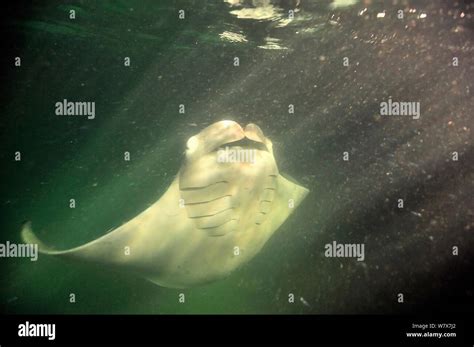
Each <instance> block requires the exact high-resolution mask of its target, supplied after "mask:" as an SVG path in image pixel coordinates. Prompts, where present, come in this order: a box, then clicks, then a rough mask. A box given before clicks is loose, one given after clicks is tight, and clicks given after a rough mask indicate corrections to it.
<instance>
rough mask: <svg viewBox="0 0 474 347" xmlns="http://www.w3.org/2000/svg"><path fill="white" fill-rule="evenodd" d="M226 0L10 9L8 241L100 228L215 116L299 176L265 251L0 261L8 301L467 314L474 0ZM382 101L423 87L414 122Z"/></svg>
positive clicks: (112, 307) (6, 305)
mask: <svg viewBox="0 0 474 347" xmlns="http://www.w3.org/2000/svg"><path fill="white" fill-rule="evenodd" d="M234 3H235V4H234V5H232V4H230V3H229V2H224V1H113V2H112V1H97V2H96V1H70V2H60V1H48V2H33V3H31V4H29V5H24V6H20V5H2V6H3V7H4V8H3V16H4V19H3V20H2V24H3V25H2V31H3V37H4V38H6V41H5V45H4V49H2V59H5V62H4V63H2V66H3V70H2V94H1V95H2V99H3V101H2V103H1V106H0V107H1V118H0V132H1V136H2V142H1V152H0V156H1V158H0V159H1V163H2V166H1V167H2V169H1V171H0V174H1V180H0V182H1V188H0V189H1V200H0V206H1V225H0V227H1V230H0V233H1V234H0V242H5V241H6V240H9V241H11V242H21V241H20V238H19V231H20V226H21V223H22V221H24V220H31V221H32V222H33V228H34V230H35V232H37V234H38V235H39V236H40V238H42V239H44V240H45V241H47V242H49V243H51V244H53V245H56V246H58V247H59V248H63V247H64V248H66V247H72V246H76V245H79V244H82V243H84V242H87V241H90V240H93V239H95V238H97V237H99V236H100V235H103V234H104V233H105V232H106V231H107V230H109V229H111V228H113V227H116V226H119V225H120V224H122V223H123V222H125V221H127V220H128V219H130V218H132V217H134V216H135V215H136V214H137V213H139V212H141V211H142V210H143V209H145V208H146V207H147V206H148V205H150V204H152V203H153V202H154V201H156V200H157V199H158V198H159V197H160V196H161V195H162V194H163V192H164V191H165V190H166V188H167V187H168V185H169V184H170V183H171V181H172V179H173V177H174V175H175V174H176V173H177V171H178V169H179V167H180V164H181V161H182V154H183V151H184V148H185V143H186V140H187V139H188V138H189V137H190V136H192V135H194V134H195V133H197V132H199V131H200V130H201V129H202V128H204V127H205V126H207V125H209V124H211V123H213V122H215V121H218V120H222V119H232V120H235V121H237V122H239V123H241V124H247V123H249V122H253V123H256V124H258V125H259V126H260V127H261V128H262V129H263V131H264V132H265V134H266V135H267V136H268V137H269V138H270V139H272V141H273V143H274V147H275V156H276V159H277V163H278V165H279V168H280V171H282V172H286V173H288V174H290V175H291V176H292V177H294V178H295V179H296V180H298V181H299V182H300V183H301V184H302V185H304V186H306V187H307V188H309V189H310V190H311V193H310V195H309V196H308V197H307V198H306V200H305V201H304V203H303V204H302V205H301V206H300V207H299V208H298V210H297V211H295V213H294V214H293V215H292V216H291V217H290V218H289V219H288V220H287V221H286V222H285V224H284V225H283V226H282V227H281V228H280V229H279V230H278V231H277V232H276V233H275V235H274V236H273V237H272V238H271V239H270V241H269V242H268V244H267V245H266V246H265V247H264V249H263V250H262V251H261V253H260V254H258V255H257V256H256V257H255V258H254V259H253V260H252V261H251V262H249V263H248V264H246V265H245V266H243V267H242V268H241V269H239V270H237V271H235V272H234V273H233V274H232V275H231V276H230V277H229V278H227V279H224V280H222V281H219V282H215V283H213V284H210V285H207V286H203V287H198V288H193V289H186V290H174V289H167V288H161V287H158V286H156V285H154V284H152V283H149V282H147V281H145V280H142V279H140V278H134V277H131V276H129V275H125V274H121V273H115V272H111V271H108V270H107V269H105V268H102V267H100V266H97V267H93V266H92V267H91V266H85V265H80V264H73V263H65V262H62V261H61V260H57V259H53V258H49V257H41V256H40V259H39V260H38V261H37V262H31V261H30V260H29V259H13V258H10V259H0V265H1V267H2V271H1V285H0V305H1V307H2V311H4V312H10V313H394V312H411V311H414V310H417V311H451V312H459V311H469V310H472V307H473V305H472V304H473V294H474V293H473V291H474V286H473V271H472V270H473V259H474V257H473V255H474V251H473V246H474V237H473V233H474V222H473V208H474V201H473V191H474V190H473V188H474V183H473V182H474V180H473V178H474V174H473V169H474V162H473V158H474V156H473V147H472V126H473V110H474V100H473V97H472V93H473V88H474V85H473V76H474V67H473V60H474V59H473V51H474V44H473V40H474V35H473V30H474V26H473V18H472V15H473V11H472V8H473V6H472V4H470V3H469V2H466V1H464V2H463V1H454V2H448V1H401V0H400V1H386V2H377V1H356V2H354V4H352V5H348V6H338V4H341V3H343V2H337V3H336V5H334V3H331V2H330V1H305V0H301V1H300V2H297V1H271V2H270V1H254V3H252V2H251V1H243V2H242V3H241V4H237V1H234ZM297 3H299V4H297ZM295 8H298V12H297V13H296V14H295V19H294V20H293V21H288V20H287V18H288V10H290V9H295ZM71 9H74V10H75V11H76V19H75V20H70V19H69V17H68V16H69V11H70V10H71ZM180 9H184V10H185V11H186V12H185V15H186V19H185V20H179V19H178V11H179V10H180ZM364 9H366V10H364ZM398 9H402V10H404V19H402V20H400V19H398V18H397V17H396V14H397V10H398ZM410 10H411V11H410ZM414 10H416V11H414ZM383 11H385V17H383V18H377V13H381V12H383ZM422 14H425V15H426V17H425V18H423V17H424V16H423V15H422ZM240 17H247V18H240ZM271 48H272V49H271ZM15 56H20V57H21V59H22V66H21V67H20V68H17V67H14V66H13V62H14V60H13V57H15ZM124 57H130V58H131V66H130V67H124V65H123V60H124ZM234 57H239V59H240V66H239V67H235V66H233V59H234ZM344 57H348V58H349V62H350V65H349V66H348V67H346V66H343V64H342V62H343V58H344ZM453 57H458V58H459V66H457V67H454V66H452V59H453ZM389 97H391V98H392V99H393V100H398V101H417V102H420V103H421V117H420V119H419V120H413V119H411V118H409V117H384V116H380V107H379V104H380V102H382V101H387V99H388V98H389ZM63 99H68V100H71V101H76V100H80V101H95V102H96V118H95V119H94V120H87V119H86V118H85V117H77V116H76V117H67V116H63V117H61V116H56V115H55V114H54V104H55V103H56V102H57V101H61V100H63ZM180 104H184V105H185V107H186V113H185V114H179V113H178V107H179V105H180ZM289 104H293V105H295V113H294V114H289V113H288V105H289ZM15 151H21V153H22V161H21V162H15V161H14V160H13V158H14V152H15ZM125 151H129V152H130V153H131V158H132V160H131V161H130V162H125V161H124V160H123V153H124V152H125ZM344 151H347V152H349V153H350V160H349V161H348V162H345V161H343V160H342V153H343V152H344ZM454 151H456V152H458V153H459V160H458V161H453V160H452V153H453V152H454ZM72 197H73V198H75V199H76V201H77V207H76V209H70V208H69V207H68V202H69V199H70V198H72ZM399 198H403V199H404V200H405V208H404V209H398V208H397V199H399ZM333 240H336V241H337V242H347V243H364V244H365V249H366V256H365V261H364V262H357V261H355V259H342V258H326V257H324V245H325V244H326V243H330V242H332V241H333ZM454 245H456V246H458V247H459V249H460V251H459V255H458V256H453V255H452V246H454ZM181 292H183V293H185V294H186V303H185V304H179V303H178V293H181ZM70 293H75V294H76V303H75V304H71V303H69V294H70ZM288 293H294V295H295V297H296V301H295V303H294V304H289V303H288V300H287V298H288ZM398 293H404V296H405V303H404V304H399V303H397V294H398ZM300 298H304V300H301V299H300ZM303 301H305V302H307V303H308V305H305V304H304V303H303Z"/></svg>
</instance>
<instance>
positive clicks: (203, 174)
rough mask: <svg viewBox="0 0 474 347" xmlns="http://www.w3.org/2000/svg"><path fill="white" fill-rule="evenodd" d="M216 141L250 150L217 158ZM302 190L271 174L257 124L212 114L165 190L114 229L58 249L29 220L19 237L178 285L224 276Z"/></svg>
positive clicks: (273, 168) (253, 250)
mask: <svg viewBox="0 0 474 347" xmlns="http://www.w3.org/2000/svg"><path fill="white" fill-rule="evenodd" d="M224 147H226V150H228V153H229V152H234V153H237V152H238V151H240V150H242V149H246V150H247V151H248V150H252V151H253V152H252V154H253V155H254V156H253V157H252V159H253V160H251V161H242V160H241V161H238V160H237V161H236V160H233V161H232V160H228V161H227V162H225V161H224V162H223V160H221V159H222V158H220V159H219V158H218V157H219V155H222V153H223V148H224ZM240 153H243V152H240ZM247 153H249V152H247ZM234 159H235V158H234ZM237 159H238V158H237ZM307 194H308V190H307V189H306V188H304V187H301V186H299V185H298V184H296V183H293V182H291V181H289V180H287V179H286V178H284V177H283V176H281V175H280V174H279V172H278V168H277V165H276V162H275V158H274V156H273V149H272V143H271V141H270V140H269V139H267V138H266V137H265V136H264V135H263V132H262V131H261V129H260V128H259V127H258V126H256V125H255V124H248V125H247V126H246V127H245V129H243V128H242V127H241V126H240V125H239V124H237V123H236V122H234V121H220V122H217V123H214V124H212V125H210V126H209V127H207V128H205V129H204V130H202V131H201V132H200V133H199V134H197V135H195V136H192V137H191V138H190V139H189V140H188V142H187V150H186V156H185V160H184V163H183V165H182V167H181V169H180V170H179V172H178V174H177V175H176V177H175V179H174V180H173V182H172V183H171V186H170V187H169V188H168V190H167V191H166V193H165V194H164V195H163V196H162V197H161V198H160V199H159V200H158V201H157V202H155V203H154V204H153V205H151V206H150V207H149V208H147V209H146V210H145V211H143V212H142V213H140V214H139V215H138V216H136V217H135V218H133V219H131V220H130V221H128V222H127V223H125V224H123V225H122V226H120V227H118V228H117V229H115V230H113V231H111V232H110V233H108V234H106V235H104V236H102V237H100V238H98V239H97V240H94V241H91V242H89V243H87V244H85V245H83V246H80V247H76V248H73V249H69V250H64V251H57V250H54V249H53V248H50V247H48V246H46V245H45V244H44V243H42V242H41V241H40V240H38V238H37V237H36V236H35V235H34V234H33V232H32V230H31V224H29V223H27V224H25V226H24V227H23V230H22V237H23V240H24V241H25V242H27V243H36V244H38V245H39V249H40V252H42V253H45V254H49V255H54V256H60V257H63V258H71V259H77V260H84V261H87V262H93V263H101V264H104V265H110V266H111V267H115V268H120V269H124V270H128V271H132V272H134V273H136V274H138V275H140V276H142V277H144V278H146V279H148V280H150V281H152V282H154V283H156V284H159V285H161V286H164V287H172V288H186V287H191V286H195V285H199V284H204V283H208V282H212V281H215V280H217V279H220V278H222V277H225V276H227V275H229V274H230V273H231V272H232V271H233V270H235V269H236V268H237V267H239V266H240V265H242V264H244V263H246V262H247V261H249V260H250V259H251V258H253V257H254V256H255V255H256V254H257V253H258V252H259V251H260V250H261V249H262V247H263V245H264V244H265V243H266V242H267V240H268V239H269V238H270V237H271V236H272V234H273V233H274V232H275V231H276V230H277V229H278V227H280V225H281V224H282V223H283V222H284V221H285V220H286V219H287V218H288V216H289V215H290V214H291V213H292V212H293V211H294V210H295V208H296V207H297V206H298V205H299V204H300V203H301V201H302V200H303V199H304V198H305V196H306V195H307Z"/></svg>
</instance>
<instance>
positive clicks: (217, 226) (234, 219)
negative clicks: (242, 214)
mask: <svg viewBox="0 0 474 347" xmlns="http://www.w3.org/2000/svg"><path fill="white" fill-rule="evenodd" d="M232 221H238V219H237V218H231V219H229V220H228V221H225V222H224V223H222V224H219V225H216V226H212V227H202V228H199V229H202V230H209V229H215V228H219V227H221V226H223V225H225V224H227V223H230V222H232Z"/></svg>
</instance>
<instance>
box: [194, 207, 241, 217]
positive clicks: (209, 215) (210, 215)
mask: <svg viewBox="0 0 474 347" xmlns="http://www.w3.org/2000/svg"><path fill="white" fill-rule="evenodd" d="M234 209H235V207H229V208H226V209H224V210H222V211H219V212H216V213H212V214H206V215H202V216H193V217H189V218H191V219H200V218H208V217H214V216H217V215H218V214H221V213H224V212H226V211H229V210H234Z"/></svg>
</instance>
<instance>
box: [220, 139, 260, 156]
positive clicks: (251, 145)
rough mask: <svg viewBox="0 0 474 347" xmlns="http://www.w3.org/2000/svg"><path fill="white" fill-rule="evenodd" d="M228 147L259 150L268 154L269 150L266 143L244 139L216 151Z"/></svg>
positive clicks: (224, 145)
mask: <svg viewBox="0 0 474 347" xmlns="http://www.w3.org/2000/svg"><path fill="white" fill-rule="evenodd" d="M226 147H228V148H231V147H241V148H243V149H256V150H259V151H266V152H268V148H267V146H265V144H264V143H262V142H258V141H254V140H251V139H249V138H247V137H244V138H243V139H241V140H238V141H233V142H228V143H225V144H223V145H220V146H219V147H217V148H216V149H215V150H214V151H218V150H220V149H225V148H226Z"/></svg>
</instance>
